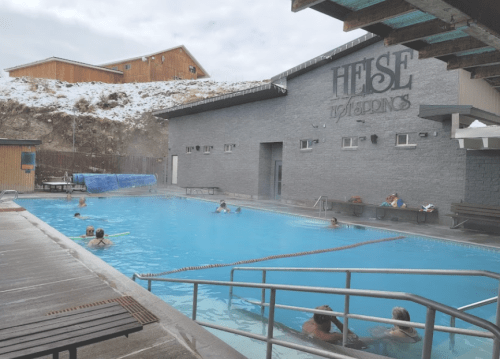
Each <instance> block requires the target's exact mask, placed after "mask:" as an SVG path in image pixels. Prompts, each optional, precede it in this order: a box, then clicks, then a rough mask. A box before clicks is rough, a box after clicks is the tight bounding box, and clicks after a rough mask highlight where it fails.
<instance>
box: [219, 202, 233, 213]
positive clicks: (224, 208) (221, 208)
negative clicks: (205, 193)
mask: <svg viewBox="0 0 500 359" xmlns="http://www.w3.org/2000/svg"><path fill="white" fill-rule="evenodd" d="M215 212H216V213H221V212H223V213H230V212H231V210H230V209H229V207H228V206H227V204H226V201H224V200H223V199H221V201H220V205H219V207H218V208H217V209H216V210H215Z"/></svg>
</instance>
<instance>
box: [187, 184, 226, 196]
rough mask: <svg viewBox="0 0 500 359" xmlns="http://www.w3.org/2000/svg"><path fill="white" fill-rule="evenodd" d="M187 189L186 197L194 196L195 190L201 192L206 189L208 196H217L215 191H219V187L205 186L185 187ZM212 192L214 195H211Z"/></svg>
mask: <svg viewBox="0 0 500 359" xmlns="http://www.w3.org/2000/svg"><path fill="white" fill-rule="evenodd" d="M184 188H185V189H186V195H187V194H192V193H193V190H194V191H196V190H201V191H203V190H204V189H206V190H207V191H208V194H212V195H213V194H215V190H216V189H217V190H218V189H219V187H209V186H204V187H184ZM188 190H189V193H188ZM210 190H212V193H210Z"/></svg>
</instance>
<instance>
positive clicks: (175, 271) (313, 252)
mask: <svg viewBox="0 0 500 359" xmlns="http://www.w3.org/2000/svg"><path fill="white" fill-rule="evenodd" d="M402 238H405V237H404V236H398V237H389V238H382V239H374V240H371V241H366V242H359V243H354V244H349V245H347V246H341V247H334V248H328V249H316V250H314V251H306V252H297V253H289V254H277V255H274V256H268V257H263V258H255V259H246V260H242V261H238V262H233V263H225V264H224V263H218V264H207V265H204V266H194V267H184V268H179V269H174V270H170V271H166V272H161V273H156V274H154V273H145V274H139V275H140V276H141V277H160V276H162V275H167V274H173V273H179V272H186V271H190V270H199V269H209V268H220V267H230V266H236V265H240V264H248V263H256V262H263V261H268V260H271V259H279V258H290V257H300V256H306V255H309V254H318V253H327V252H336V251H342V250H344V249H351V248H355V247H360V246H364V245H367V244H374V243H380V242H388V241H394V240H396V239H402Z"/></svg>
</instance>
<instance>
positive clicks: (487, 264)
mask: <svg viewBox="0 0 500 359" xmlns="http://www.w3.org/2000/svg"><path fill="white" fill-rule="evenodd" d="M16 202H18V203H19V204H20V205H21V206H23V207H25V208H26V209H28V210H29V211H30V212H31V213H33V214H35V215H36V216H38V217H39V218H40V219H42V220H43V221H45V222H47V223H48V224H50V225H51V226H53V227H54V228H56V229H58V230H59V231H60V232H62V233H64V234H65V235H67V236H69V237H71V236H79V235H81V234H84V233H85V227H86V226H87V225H93V226H94V227H95V228H98V227H102V228H104V229H105V232H106V233H109V234H112V233H121V232H130V235H128V236H122V237H116V238H113V241H114V242H115V245H114V246H112V247H109V248H106V249H89V250H90V251H91V252H93V253H94V254H96V255H97V256H99V257H100V258H102V259H103V260H105V261H106V262H108V263H109V264H110V265H112V266H113V267H115V268H116V269H118V270H119V271H121V272H122V273H124V274H125V275H127V276H129V277H131V276H132V274H133V273H158V272H163V271H168V270H173V269H177V268H182V267H186V266H199V265H206V264H219V263H231V262H236V261H240V260H246V259H252V258H261V257H266V256H271V255H276V254H284V253H295V252H302V251H311V250H316V249H326V248H333V247H340V246H345V245H349V244H353V243H359V242H365V241H369V240H374V239H382V238H388V237H394V236H398V235H401V234H399V233H395V232H389V231H384V230H375V229H366V228H364V227H352V226H351V227H349V226H342V227H341V228H340V229H335V230H332V229H329V228H327V225H328V223H327V222H326V221H322V220H315V219H310V218H304V217H298V216H290V215H284V214H279V213H273V212H264V211H257V210H252V209H246V208H244V209H243V211H242V213H241V214H214V213H213V211H214V209H215V207H216V206H217V205H216V204H215V203H213V202H205V201H196V200H190V199H182V198H165V197H127V198H123V197H115V198H97V197H92V198H87V204H88V206H87V207H84V208H78V206H77V205H78V201H77V200H76V199H74V200H72V201H71V202H67V201H66V200H65V199H61V200H55V199H54V200H46V199H33V200H29V199H19V200H17V201H16ZM230 207H231V206H230ZM233 210H234V208H233ZM75 212H79V213H81V215H82V216H88V217H89V218H88V219H86V220H81V219H76V218H74V216H73V215H74V213H75ZM404 236H405V238H404V239H399V240H395V241H389V242H382V243H376V244H368V245H365V246H360V247H356V248H352V249H347V250H342V251H336V252H329V253H323V254H315V255H308V256H302V257H294V258H283V259H275V260H269V261H265V262H260V263H255V264H251V265H245V266H257V267H264V266H266V267H270V266H275V267H363V268H435V269H478V270H490V271H494V272H495V271H498V269H499V265H498V263H499V259H500V252H499V251H497V250H485V249H483V248H479V247H475V246H466V245H462V244H456V243H450V242H445V241H441V240H434V239H429V238H417V237H411V236H408V235H404ZM78 242H80V243H81V244H82V245H84V246H85V244H86V243H85V242H84V241H78ZM230 269H231V267H226V268H215V269H207V270H202V271H187V272H181V273H176V274H174V275H171V276H172V277H174V278H198V279H200V278H201V279H212V280H229V274H230ZM235 280H237V281H255V282H260V280H261V274H260V272H245V273H243V272H237V273H236V276H235ZM267 282H269V283H286V284H296V285H308V286H331V287H344V285H345V275H343V274H325V273H322V274H310V273H283V272H282V273H279V272H278V273H268V275H267ZM141 285H145V282H143V283H141ZM351 287H352V288H359V289H377V290H389V291H401V292H410V293H415V294H419V295H422V296H424V297H427V298H430V299H433V300H436V301H439V302H442V303H444V304H447V305H450V306H452V307H455V308H456V307H460V306H463V305H466V304H469V303H472V302H476V301H480V300H483V299H486V298H490V297H493V296H495V295H497V291H498V284H497V283H496V282H495V281H494V280H492V279H487V278H479V277H470V278H463V277H461V278H459V277H444V276H437V277H429V276H402V275H382V274H353V277H352V284H351ZM153 293H154V294H156V295H158V296H160V297H161V298H162V299H164V300H165V301H166V302H168V303H169V304H171V305H173V306H174V307H176V308H177V309H179V310H180V311H182V312H184V313H185V314H186V315H188V316H190V314H191V303H192V285H183V284H172V285H164V284H158V283H153ZM235 294H238V295H241V296H244V297H246V298H253V299H258V298H260V291H259V290H250V289H248V290H244V289H235ZM227 301H228V289H227V288H226V287H205V286H202V287H200V306H201V308H200V309H199V315H200V316H202V318H203V319H202V320H205V321H214V322H216V321H217V320H218V317H219V316H220V315H221V313H222V311H223V309H220V312H219V309H215V308H219V307H220V308H223V307H224V305H219V304H224V303H227ZM277 302H278V303H280V304H287V305H294V306H304V307H315V306H318V305H322V304H327V303H328V304H329V305H330V306H331V307H332V308H334V310H338V311H342V308H343V305H344V297H342V296H327V295H322V294H307V293H291V292H278V294H277ZM216 303H217V304H216ZM395 305H400V306H404V307H406V308H407V309H408V310H409V311H410V313H411V316H412V321H420V322H424V321H425V308H423V307H421V306H418V305H415V304H412V303H401V302H397V301H391V300H381V299H369V298H356V297H352V298H351V312H352V313H356V314H364V315H374V316H382V317H390V315H391V314H390V313H391V308H392V307H393V306H395ZM246 309H249V310H252V311H254V312H255V313H260V308H258V307H252V306H248V305H247V306H246ZM494 310H495V305H488V306H485V307H482V308H479V309H475V310H473V311H471V312H470V313H471V314H474V315H477V316H479V317H482V318H484V319H491V317H492V316H493V315H494ZM308 318H309V315H308V314H306V313H301V312H294V311H285V310H278V311H277V317H276V320H277V321H278V322H281V323H283V324H285V325H287V326H288V327H290V328H293V329H295V330H299V331H300V328H301V325H302V323H303V322H304V321H305V320H307V319H308ZM374 324H375V323H368V322H363V321H356V320H351V321H350V323H349V326H350V327H351V328H352V329H353V330H354V331H355V332H356V333H357V334H358V335H360V336H368V335H369V334H368V331H367V329H368V328H370V327H372V326H374ZM436 324H438V325H448V324H449V317H447V316H445V315H439V314H438V315H437V318H436ZM458 326H462V327H467V325H466V324H463V323H461V322H460V321H458ZM240 329H245V328H240ZM421 334H423V333H422V332H421ZM447 338H448V336H447V335H446V334H442V333H437V334H436V335H435V346H438V345H440V343H441V344H443V343H444V341H446V340H447Z"/></svg>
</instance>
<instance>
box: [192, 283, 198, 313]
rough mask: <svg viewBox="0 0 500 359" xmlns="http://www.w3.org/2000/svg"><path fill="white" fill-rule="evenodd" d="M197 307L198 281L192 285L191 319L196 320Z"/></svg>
mask: <svg viewBox="0 0 500 359" xmlns="http://www.w3.org/2000/svg"><path fill="white" fill-rule="evenodd" d="M197 307H198V283H194V285H193V315H192V319H193V320H196V309H197Z"/></svg>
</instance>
